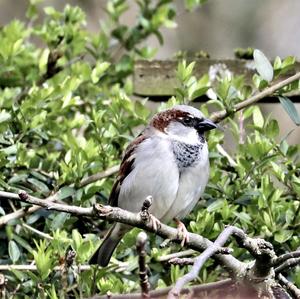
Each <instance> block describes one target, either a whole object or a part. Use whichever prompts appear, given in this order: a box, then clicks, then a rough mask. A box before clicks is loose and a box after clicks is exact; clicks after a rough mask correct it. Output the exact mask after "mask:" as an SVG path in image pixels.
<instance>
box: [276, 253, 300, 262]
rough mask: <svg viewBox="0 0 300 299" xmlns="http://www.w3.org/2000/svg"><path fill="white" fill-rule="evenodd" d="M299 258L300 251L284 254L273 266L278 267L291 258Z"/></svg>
mask: <svg viewBox="0 0 300 299" xmlns="http://www.w3.org/2000/svg"><path fill="white" fill-rule="evenodd" d="M297 257H300V250H296V251H292V252H289V253H286V254H283V255H281V256H279V257H278V258H276V259H275V260H274V261H273V266H278V265H280V264H282V263H283V262H285V261H287V260H289V259H291V258H297Z"/></svg>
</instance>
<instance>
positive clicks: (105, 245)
mask: <svg viewBox="0 0 300 299" xmlns="http://www.w3.org/2000/svg"><path fill="white" fill-rule="evenodd" d="M130 228H131V227H130V226H129V225H126V224H121V223H115V224H114V225H113V226H112V227H111V228H110V230H109V231H108V233H107V234H106V236H105V237H104V240H103V242H102V244H101V245H100V247H99V249H98V250H97V251H96V252H95V253H94V255H93V256H92V258H91V259H90V264H99V265H100V266H101V267H106V266H107V265H108V263H109V261H110V258H111V256H112V254H113V252H114V250H115V248H116V247H117V245H118V244H119V242H120V241H121V239H122V238H123V236H124V235H125V233H126V232H128V231H129V230H130Z"/></svg>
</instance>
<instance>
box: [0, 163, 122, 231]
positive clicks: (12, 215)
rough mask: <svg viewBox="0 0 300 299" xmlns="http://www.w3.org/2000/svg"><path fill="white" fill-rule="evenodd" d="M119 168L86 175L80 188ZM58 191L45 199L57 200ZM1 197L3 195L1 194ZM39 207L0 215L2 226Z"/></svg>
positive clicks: (39, 207)
mask: <svg viewBox="0 0 300 299" xmlns="http://www.w3.org/2000/svg"><path fill="white" fill-rule="evenodd" d="M118 170H119V166H113V167H111V168H108V169H106V170H104V171H101V172H98V173H96V174H93V175H91V176H89V177H86V178H84V179H82V180H81V182H80V184H79V188H83V187H85V186H87V185H89V184H91V183H94V182H96V181H97V180H100V179H103V178H106V177H108V176H111V175H113V174H115V173H116V172H118ZM59 192H60V191H58V192H57V193H55V194H54V195H51V196H49V197H48V198H46V199H45V200H47V201H56V200H57V198H58V195H59ZM0 197H1V195H0ZM12 199H19V198H18V197H17V196H16V197H13V198H12ZM39 209H41V206H34V207H30V208H21V209H19V210H17V211H15V212H12V213H9V214H7V215H4V216H1V217H0V228H1V227H2V226H4V225H6V224H7V223H8V222H9V221H12V220H15V219H19V218H22V217H24V216H27V215H30V214H32V213H34V212H36V211H38V210H39Z"/></svg>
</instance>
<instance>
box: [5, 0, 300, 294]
mask: <svg viewBox="0 0 300 299" xmlns="http://www.w3.org/2000/svg"><path fill="white" fill-rule="evenodd" d="M38 2H40V1H38V0H31V2H30V5H29V8H28V10H27V18H28V22H27V23H24V22H21V21H19V20H14V21H12V22H11V23H9V24H7V25H6V26H4V27H2V28H1V29H0V37H1V40H2V43H1V45H0V65H1V69H0V88H1V89H0V107H1V111H0V168H1V169H0V189H2V190H6V191H12V192H18V191H19V190H20V189H22V190H25V191H27V192H28V193H30V194H32V195H35V196H38V197H43V198H45V197H47V196H49V195H50V194H52V193H53V192H57V191H58V190H59V200H62V201H64V202H67V203H70V204H75V205H81V206H91V205H92V204H94V203H95V202H102V203H103V202H106V198H107V196H108V195H109V192H110V190H111V186H112V182H113V179H112V178H106V179H102V180H99V181H97V182H94V183H92V184H89V185H87V186H85V187H80V181H81V180H82V179H83V178H86V177H88V176H90V175H92V174H94V173H97V172H99V171H101V170H105V169H107V168H108V167H110V166H112V165H116V164H118V163H119V161H120V158H121V153H122V151H123V149H124V147H125V146H126V144H128V142H129V141H130V140H131V139H132V138H133V136H134V135H135V128H136V127H137V126H140V125H143V124H145V123H146V122H147V120H148V118H149V116H150V111H149V110H148V109H147V108H146V107H145V106H144V105H143V104H144V103H143V102H141V101H133V100H131V99H130V96H131V95H132V81H131V78H130V76H129V75H130V74H132V72H133V66H134V61H135V60H136V59H138V58H144V59H150V58H152V57H153V56H154V54H155V49H151V48H150V47H148V46H144V45H143V42H144V41H145V40H146V39H147V38H148V37H149V36H152V35H154V36H156V38H157V39H158V40H159V42H160V43H162V42H163V37H162V35H161V32H160V30H161V28H162V26H166V27H171V28H172V27H174V26H175V23H174V17H175V13H176V11H175V10H174V7H173V4H172V1H168V0H165V1H157V2H156V1H155V2H154V1H148V0H141V1H136V3H137V4H138V8H139V11H138V14H137V17H136V23H135V25H134V26H133V27H128V26H126V25H124V24H123V23H122V21H121V17H122V15H123V14H124V13H125V12H126V10H127V9H128V3H127V2H126V1H124V0H110V1H108V3H107V7H106V10H107V18H106V20H105V21H103V22H102V23H101V25H100V27H99V30H98V32H97V33H95V34H91V33H90V32H88V31H87V29H86V19H85V14H84V12H83V11H82V10H81V9H80V8H79V7H72V6H69V5H67V6H66V7H65V9H64V10H63V11H62V12H60V11H57V10H55V9H54V8H53V7H46V8H44V14H43V21H42V23H37V20H38V11H39V8H38V6H37V5H38ZM202 2H204V1H186V5H187V8H189V9H192V8H195V6H196V5H199V4H201V3H202ZM34 40H38V41H39V44H42V46H41V47H39V46H37V44H36V43H34V42H33V41H34ZM294 61H295V60H294V59H293V58H291V57H288V58H286V59H285V60H283V61H281V60H280V59H279V58H277V59H276V60H275V62H274V66H273V71H274V76H275V78H278V76H280V75H281V74H283V73H284V72H286V71H287V70H289V69H290V68H291V67H292V65H293V63H294ZM263 63H265V62H263ZM193 67H194V63H190V64H189V63H187V62H185V61H183V62H182V63H180V64H179V66H178V71H177V77H178V80H179V81H180V86H179V88H178V89H177V90H176V97H173V98H171V99H170V101H169V102H168V103H166V104H163V105H162V106H161V109H162V108H164V107H166V106H172V105H173V104H175V103H178V102H185V103H189V102H191V101H193V100H194V99H195V98H197V97H199V96H201V95H203V94H205V93H206V92H210V93H208V94H211V95H214V96H213V99H212V100H210V101H209V102H208V103H207V104H205V105H203V106H202V110H203V111H204V113H206V114H208V111H209V109H210V107H213V106H217V107H218V108H221V109H226V110H228V111H233V105H234V104H236V103H238V102H240V101H242V100H244V99H246V98H247V97H248V96H249V95H250V94H253V93H254V92H256V91H257V90H258V89H263V88H265V87H266V86H268V84H269V82H268V80H264V75H262V76H259V75H255V76H254V78H253V81H254V86H255V88H251V87H249V86H248V85H246V84H245V82H244V79H243V77H236V76H233V75H232V74H225V75H224V74H223V75H221V74H218V76H217V78H216V79H215V80H214V81H212V80H211V79H210V78H209V76H208V75H205V76H203V77H202V78H199V79H198V78H195V76H193ZM261 67H262V69H263V66H260V68H259V69H260V70H261ZM259 73H260V74H264V73H265V72H264V70H262V71H259ZM295 89H297V90H299V89H300V88H299V83H298V82H297V84H290V85H289V86H288V87H286V88H284V89H283V90H282V91H280V92H279V93H280V94H283V93H284V92H286V91H291V90H295ZM281 101H283V103H284V106H285V107H286V110H287V111H290V112H289V113H290V114H292V115H294V116H293V117H294V118H293V119H294V120H299V115H298V114H297V112H295V109H293V104H292V103H290V102H288V100H286V98H283V97H281ZM242 124H243V126H242ZM224 126H226V131H227V132H230V133H231V134H232V136H233V138H234V140H235V141H236V149H235V153H234V154H233V155H232V158H233V160H234V162H235V163H234V164H232V162H231V161H230V160H228V158H227V157H225V156H223V155H222V154H220V152H219V151H218V149H217V145H218V144H222V143H223V140H224V132H222V131H215V132H211V133H210V135H209V147H210V153H211V154H210V158H211V165H212V169H211V179H210V183H209V186H208V188H207V189H206V193H205V196H204V197H203V199H202V200H201V201H200V202H199V205H198V206H197V208H196V209H195V210H194V212H193V213H192V214H191V215H190V216H189V218H188V219H187V223H189V230H191V231H192V232H196V233H199V234H202V235H203V236H205V237H207V238H209V239H214V238H215V237H216V236H217V235H218V234H219V233H220V231H221V230H222V229H223V228H224V226H225V225H227V224H233V223H234V224H235V225H238V226H240V227H242V228H243V229H246V230H247V232H248V233H249V234H251V235H256V236H258V235H259V236H260V237H262V238H266V239H267V240H269V241H271V242H272V243H273V245H274V246H275V248H276V250H277V252H278V253H281V252H285V251H290V250H295V249H296V248H297V247H298V246H299V236H298V235H297V229H299V225H300V220H299V215H300V213H299V210H300V202H299V200H300V199H299V194H300V180H299V176H300V173H299V157H297V154H298V153H299V146H290V145H288V143H287V142H286V138H283V139H282V140H278V134H279V128H278V124H277V122H276V120H272V119H270V118H264V117H263V116H262V114H261V112H260V110H259V108H258V107H256V106H253V107H249V108H247V109H245V110H244V111H243V112H242V113H240V114H239V120H237V119H235V118H234V117H233V116H232V117H230V118H228V120H227V121H226V123H225V124H224ZM244 130H245V131H244ZM20 207H24V205H23V204H20V203H18V202H13V201H7V200H1V206H0V214H1V215H6V214H9V213H11V212H12V211H13V210H15V209H18V208H20ZM106 227H107V224H106V223H104V222H103V221H95V223H94V224H93V223H92V222H91V221H90V220H87V219H80V218H76V217H74V216H70V215H67V214H64V213H54V212H50V211H44V210H40V211H38V212H36V213H34V214H32V215H30V216H27V217H24V218H22V219H14V220H12V221H10V222H9V223H8V224H7V225H6V226H5V227H2V228H1V231H0V232H1V243H0V263H1V264H10V263H14V264H30V263H31V262H32V261H34V263H35V265H36V266H37V271H26V272H25V271H17V270H13V271H9V272H5V276H6V278H7V279H8V281H7V285H6V291H7V293H8V294H9V295H10V296H14V298H31V297H34V298H46V297H47V298H64V297H66V296H73V297H75V298H80V296H90V295H92V294H94V293H95V292H98V293H99V292H100V293H106V292H107V291H112V292H114V293H121V292H124V293H125V292H127V293H128V292H131V291H134V290H137V289H138V273H137V267H138V264H137V257H136V254H134V252H135V249H134V244H135V237H136V234H137V232H138V230H137V229H134V230H133V231H131V232H130V233H128V234H127V235H126V237H125V238H124V240H123V241H122V243H121V244H120V246H119V247H118V249H117V251H116V253H115V255H114V258H113V259H112V262H111V264H110V266H109V267H107V268H105V269H100V270H99V269H98V270H96V268H91V269H90V270H87V271H81V272H80V271H78V268H76V267H69V268H68V269H67V270H66V269H65V268H64V266H65V264H66V260H67V258H66V256H67V253H68V252H69V251H70V250H74V251H75V252H76V257H75V261H74V265H77V266H78V265H83V264H86V263H87V261H88V259H89V258H90V256H91V255H92V253H93V252H94V250H95V249H96V247H97V246H98V245H99V243H100V242H99V238H98V236H97V235H98V233H99V232H100V233H101V235H102V234H103V232H104V231H105V228H106ZM33 228H34V229H33ZM160 243H161V240H158V239H157V238H155V236H151V240H150V246H149V248H148V252H149V256H150V258H149V267H150V270H151V275H150V282H151V284H152V288H153V289H154V288H157V287H163V286H166V285H170V284H171V283H173V282H174V281H176V279H177V278H178V277H179V276H182V274H183V273H185V272H187V270H188V267H183V268H179V267H178V266H168V265H165V264H161V263H160V262H158V261H157V258H158V257H159V256H161V255H163V254H167V253H170V252H172V251H177V250H180V248H179V247H177V246H175V245H174V246H173V245H172V246H171V247H168V248H164V249H161V248H159V244H160ZM235 254H236V255H237V256H239V257H241V258H242V259H247V255H246V254H245V252H244V251H243V250H239V249H236V250H235ZM220 275H223V276H224V271H223V270H222V269H221V268H220V267H219V266H216V265H215V264H214V263H213V262H211V261H210V262H208V263H207V265H206V267H205V268H204V269H203V270H202V272H201V274H200V276H199V281H200V282H209V281H215V280H217V279H218V277H220ZM291 275H292V276H293V274H291ZM299 279H300V277H299V275H298V276H296V275H295V276H294V281H296V283H297V284H298V285H299V284H300V280H299Z"/></svg>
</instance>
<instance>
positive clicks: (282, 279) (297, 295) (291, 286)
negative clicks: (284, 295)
mask: <svg viewBox="0 0 300 299" xmlns="http://www.w3.org/2000/svg"><path fill="white" fill-rule="evenodd" d="M277 278H278V280H279V282H280V284H281V285H282V286H284V287H285V288H286V289H287V291H288V292H289V293H290V294H291V295H293V298H295V299H296V298H297V299H299V298H300V290H299V289H298V288H297V287H296V286H295V285H294V284H293V283H292V282H290V281H288V280H287V279H286V278H285V277H284V276H283V275H282V274H278V277H277Z"/></svg>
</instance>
